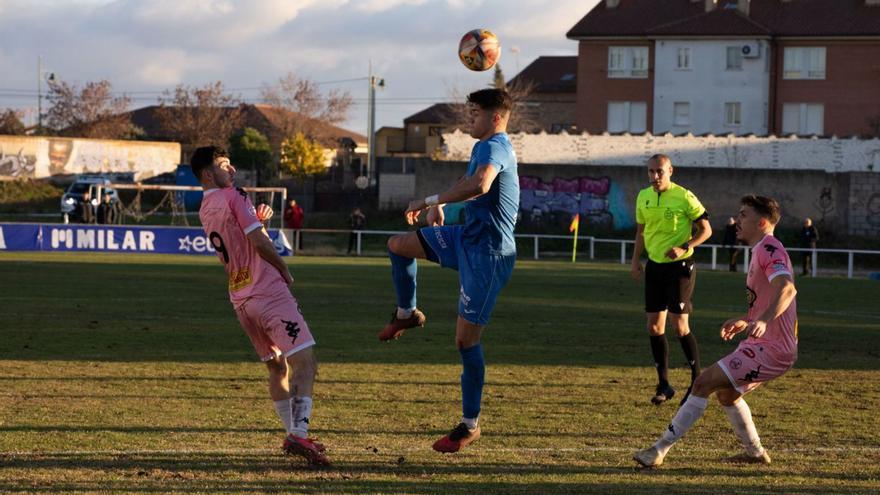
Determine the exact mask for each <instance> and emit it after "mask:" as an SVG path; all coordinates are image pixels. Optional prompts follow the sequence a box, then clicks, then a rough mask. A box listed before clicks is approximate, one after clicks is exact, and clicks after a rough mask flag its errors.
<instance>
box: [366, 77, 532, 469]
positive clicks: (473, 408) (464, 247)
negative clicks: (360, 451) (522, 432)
mask: <svg viewBox="0 0 880 495" xmlns="http://www.w3.org/2000/svg"><path fill="white" fill-rule="evenodd" d="M512 106H513V102H512V100H511V97H510V95H509V94H508V93H507V92H506V91H504V90H500V89H483V90H480V91H476V92H474V93H471V94H470V95H468V109H469V112H470V120H471V122H470V123H471V131H470V134H471V136H472V137H474V138H476V139H479V141H478V142H477V143H476V144H474V148H473V151H472V152H471V159H470V163H469V164H468V168H467V173H466V174H465V175H464V176H463V177H462V178H461V179H459V181H458V182H457V183H456V184H455V185H453V186H452V187H451V188H449V189H448V190H447V191H445V192H442V193H439V194H434V195H431V196H428V197H427V198H424V199H416V200H413V201H411V202H410V203H409V207H408V208H407V210H406V220H407V222H408V223H409V224H410V225H412V224H414V223H416V222H417V221H418V218H419V215H420V214H421V213H422V211H425V210H427V223H428V227H424V228H422V229H419V230H417V231H415V232H410V233H407V234H401V235H396V236H394V237H392V238H391V239H389V240H388V251H389V256H390V257H391V274H392V278H393V280H394V288H395V290H396V291H397V310H396V311H395V312H394V314H393V315H392V317H391V322H390V323H388V325H386V326H385V328H384V329H383V330H382V331H381V332H380V333H379V340H382V341H387V340H394V339H397V338H399V337H400V336H401V335H403V332H404V330H406V329H408V328H413V327H418V326H424V325H425V315H424V313H422V312H421V311H419V310H418V309H417V308H416V259H417V258H420V259H427V260H429V261H433V262H434V263H439V264H440V266H442V267H445V268H452V269H453V270H457V271H458V273H459V281H460V286H461V289H460V295H459V300H458V321H457V323H456V325H455V342H456V345H457V346H458V350H459V352H460V353H461V362H462V367H463V371H462V374H461V396H462V418H461V422H460V423H459V424H458V426H456V427H455V428H453V430H452V432H451V433H449V434H448V435H446V436H444V437H443V438H441V439H440V440H437V442H435V443H434V450H436V451H438V452H457V451H459V450H460V449H461V448H463V447H465V446H466V445H468V444H469V443H471V442H473V441H474V440H476V439H478V438H479V437H480V426H479V423H478V420H479V416H480V400H481V397H482V394H483V378H484V376H485V364H484V361H483V349H482V347H481V346H480V335H481V334H482V332H483V327H484V326H485V325H486V324H487V323H489V315H490V314H491V313H492V308H494V307H495V300H496V299H497V298H498V293H499V292H500V291H501V289H502V288H503V287H504V286H505V285H506V284H507V281H508V280H509V279H510V274H511V272H512V271H513V265H514V262H515V260H516V244H515V243H514V238H513V229H514V225H515V224H516V215H517V211H518V210H519V176H518V175H517V171H516V169H517V166H516V155H515V154H514V151H513V146H512V145H511V144H510V140H509V139H508V137H507V133H506V131H507V122H508V119H509V118H510V112H511V108H512ZM458 201H466V202H467V203H466V206H465V215H466V220H465V223H464V225H454V226H449V225H443V220H444V217H443V204H445V203H453V202H458Z"/></svg>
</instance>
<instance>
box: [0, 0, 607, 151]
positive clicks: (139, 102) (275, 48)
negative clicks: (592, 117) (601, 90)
mask: <svg viewBox="0 0 880 495" xmlns="http://www.w3.org/2000/svg"><path fill="white" fill-rule="evenodd" d="M597 1H598V0H581V1H575V0H549V1H545V0H531V1H527V0H468V1H465V0H66V1H62V0H0V109H4V108H16V109H19V110H22V111H25V112H29V113H27V116H28V119H27V120H31V121H32V120H33V118H34V116H35V115H36V111H35V109H36V106H37V97H36V93H37V80H38V79H37V73H38V70H37V66H38V63H37V61H38V57H42V67H43V72H44V75H43V76H44V77H47V76H48V74H49V73H52V74H55V76H56V77H57V78H59V79H61V80H64V81H67V82H70V83H75V84H80V85H81V84H83V83H85V82H88V81H98V80H102V79H107V80H109V81H110V82H111V83H112V84H113V90H114V92H118V93H125V94H127V95H128V96H129V97H131V98H132V108H139V107H142V106H147V105H152V104H155V103H156V101H157V98H158V97H159V95H160V94H161V92H162V91H163V90H166V89H171V88H173V87H175V86H177V85H178V84H185V85H189V86H200V85H204V84H206V83H209V82H213V81H217V80H220V81H222V82H223V83H224V85H225V86H226V87H227V88H229V89H230V90H231V91H230V92H231V93H233V94H236V95H238V96H240V97H241V98H242V99H244V100H245V101H248V102H253V103H258V102H259V88H260V87H262V86H264V85H271V84H274V83H275V82H276V81H277V80H278V79H279V78H280V77H281V76H283V75H284V74H287V73H288V72H293V73H294V74H296V75H297V76H298V77H302V78H308V79H310V80H312V81H315V82H318V83H322V84H321V85H320V87H321V89H322V90H330V89H341V90H347V91H349V92H350V93H351V96H352V97H353V99H354V102H355V104H354V106H353V107H352V110H351V113H350V115H349V119H348V121H347V122H346V123H345V124H343V127H346V128H348V129H350V130H353V131H356V132H360V133H362V134H366V132H367V108H368V107H367V95H368V82H367V80H366V79H367V76H368V74H369V71H370V66H371V65H372V69H373V73H374V74H376V75H378V76H380V77H382V78H384V79H385V88H384V89H382V90H380V91H378V92H377V96H376V97H377V102H378V103H377V107H376V122H377V128H378V127H381V126H395V127H399V126H402V124H403V119H404V118H405V117H407V116H408V115H411V114H413V113H416V112H418V111H420V110H422V109H424V108H426V107H428V106H430V105H431V104H432V103H436V102H440V101H450V99H451V98H452V95H454V94H463V93H465V92H467V91H472V90H475V89H479V88H481V87H484V86H486V85H488V84H489V82H490V81H491V78H492V72H491V71H488V72H482V73H480V72H472V71H469V70H467V69H465V68H464V66H463V65H461V63H460V62H459V60H458V56H457V48H458V41H459V39H460V38H461V36H462V35H463V34H464V33H465V32H467V31H469V30H471V29H474V28H478V27H481V28H487V29H490V30H492V31H493V32H495V33H496V35H497V36H498V38H499V39H500V41H501V45H502V50H503V52H502V56H501V59H500V62H499V64H500V66H501V68H502V69H503V71H504V73H505V76H506V77H507V78H508V79H510V78H511V77H513V76H514V75H515V74H516V72H517V71H518V69H523V68H525V67H526V65H528V64H529V63H531V62H532V61H533V60H535V59H536V58H537V57H538V56H541V55H576V54H577V42H575V41H572V40H569V39H567V38H566V37H565V33H566V32H567V31H568V30H569V29H570V28H571V27H572V26H573V25H574V24H575V23H576V22H577V21H578V20H579V19H580V18H581V17H583V16H584V15H586V14H587V12H589V10H590V9H591V8H592V7H593V6H594V5H595V4H596V3H597ZM352 79H358V80H354V81H352ZM43 88H44V91H45V85H44V86H43ZM45 104H46V102H45V100H44V112H45Z"/></svg>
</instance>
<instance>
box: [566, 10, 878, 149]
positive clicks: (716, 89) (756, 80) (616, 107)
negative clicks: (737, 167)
mask: <svg viewBox="0 0 880 495" xmlns="http://www.w3.org/2000/svg"><path fill="white" fill-rule="evenodd" d="M567 36H568V38H570V39H573V40H576V41H578V43H579V46H578V67H577V77H576V79H577V112H576V113H577V122H576V123H577V126H578V128H579V129H581V130H586V131H588V132H591V133H601V132H606V131H607V132H630V133H643V132H652V133H654V134H659V133H665V132H672V133H674V134H682V133H686V132H691V133H693V134H704V133H713V134H723V133H733V134H737V135H744V134H757V135H766V134H777V135H783V134H785V135H788V134H798V135H838V136H880V0H751V1H750V0H603V1H601V2H600V3H599V4H597V5H596V6H595V7H594V8H593V9H592V10H591V11H590V12H589V13H588V14H587V15H586V16H585V17H583V18H582V19H581V20H580V21H579V22H578V23H577V24H576V25H575V26H574V27H573V28H572V29H571V30H570V31H569V32H568V33H567Z"/></svg>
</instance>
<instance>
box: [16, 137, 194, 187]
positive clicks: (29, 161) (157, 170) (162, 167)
mask: <svg viewBox="0 0 880 495" xmlns="http://www.w3.org/2000/svg"><path fill="white" fill-rule="evenodd" d="M179 159H180V145H179V144H177V143H154V142H143V141H109V140H101V139H70V138H47V137H31V136H0V176H6V177H15V178H35V179H36V178H42V177H49V176H52V175H58V174H84V173H131V174H133V175H135V176H136V177H138V178H139V179H145V178H149V177H152V176H155V175H159V174H162V173H165V172H170V171H172V170H174V169H175V167H176V166H177V163H178V161H179Z"/></svg>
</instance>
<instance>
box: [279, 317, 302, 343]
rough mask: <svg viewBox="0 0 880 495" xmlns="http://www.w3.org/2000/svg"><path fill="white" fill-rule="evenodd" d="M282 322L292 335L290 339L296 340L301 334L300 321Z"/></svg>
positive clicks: (288, 333)
mask: <svg viewBox="0 0 880 495" xmlns="http://www.w3.org/2000/svg"><path fill="white" fill-rule="evenodd" d="M281 323H284V327H285V328H284V330H285V331H286V332H287V335H289V336H290V340H292V341H293V342H296V337H297V336H298V335H299V323H297V322H295V321H287V320H281Z"/></svg>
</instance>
